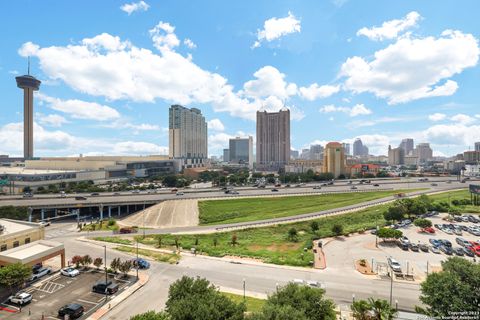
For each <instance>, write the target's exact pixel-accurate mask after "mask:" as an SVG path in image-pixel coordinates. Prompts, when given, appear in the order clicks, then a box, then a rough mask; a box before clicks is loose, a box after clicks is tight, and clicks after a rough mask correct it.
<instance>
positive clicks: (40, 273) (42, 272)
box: [30, 267, 52, 281]
mask: <svg viewBox="0 0 480 320" xmlns="http://www.w3.org/2000/svg"><path fill="white" fill-rule="evenodd" d="M50 273H52V268H50V267H45V268H43V267H42V268H40V269H37V270H36V271H35V272H34V273H33V274H32V276H31V277H30V281H35V280H37V279H40V278H41V277H44V276H46V275H48V274H50Z"/></svg>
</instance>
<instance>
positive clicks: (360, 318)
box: [350, 300, 371, 320]
mask: <svg viewBox="0 0 480 320" xmlns="http://www.w3.org/2000/svg"><path fill="white" fill-rule="evenodd" d="M350 309H351V310H352V312H353V318H354V319H356V320H368V319H370V310H371V308H370V304H369V303H368V301H366V300H357V301H355V302H353V303H352V305H351V306H350Z"/></svg>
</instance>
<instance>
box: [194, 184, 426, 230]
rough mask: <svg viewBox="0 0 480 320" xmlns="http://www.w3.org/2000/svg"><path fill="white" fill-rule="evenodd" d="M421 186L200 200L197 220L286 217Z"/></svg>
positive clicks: (214, 222) (372, 198)
mask: <svg viewBox="0 0 480 320" xmlns="http://www.w3.org/2000/svg"><path fill="white" fill-rule="evenodd" d="M416 190H421V189H410V190H390V191H372V192H359V193H338V194H324V195H312V196H310V195H309V196H288V197H265V198H244V199H229V200H207V201H200V202H199V203H198V207H199V210H200V224H202V225H212V224H219V223H236V222H245V221H255V220H263V219H272V218H280V217H288V216H293V215H298V214H302V213H312V212H316V211H322V210H328V209H334V208H339V207H344V206H348V205H352V204H356V203H361V202H365V201H370V200H375V199H380V198H384V197H388V196H391V195H393V194H396V193H400V192H412V191H416Z"/></svg>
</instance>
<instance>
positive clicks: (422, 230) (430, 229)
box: [420, 227, 435, 233]
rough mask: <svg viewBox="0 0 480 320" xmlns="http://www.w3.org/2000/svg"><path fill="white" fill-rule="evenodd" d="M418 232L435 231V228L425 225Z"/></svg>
mask: <svg viewBox="0 0 480 320" xmlns="http://www.w3.org/2000/svg"><path fill="white" fill-rule="evenodd" d="M420 232H425V233H435V229H433V228H432V227H427V228H424V229H421V230H420Z"/></svg>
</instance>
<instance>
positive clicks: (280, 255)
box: [136, 205, 387, 266]
mask: <svg viewBox="0 0 480 320" xmlns="http://www.w3.org/2000/svg"><path fill="white" fill-rule="evenodd" d="M386 208H387V205H379V206H375V207H371V208H368V209H365V210H362V211H357V212H353V213H348V214H342V215H337V216H331V217H325V218H320V219H317V220H315V221H317V222H318V225H319V230H317V231H316V232H313V231H312V230H311V228H310V224H311V222H312V221H304V222H297V223H292V224H284V225H277V226H270V227H264V228H255V229H246V230H237V231H231V232H222V233H215V234H199V235H148V236H147V237H145V238H144V239H143V238H142V236H136V239H138V241H139V242H141V243H144V244H148V245H152V246H156V247H158V246H159V239H160V242H161V247H162V248H170V249H171V248H174V247H175V239H176V240H177V243H178V245H179V246H180V247H182V248H184V249H187V250H188V249H190V248H193V247H195V248H196V249H197V252H199V253H200V254H206V255H210V256H215V257H224V256H240V257H249V258H255V259H259V260H261V261H264V262H267V263H274V264H281V265H291V266H309V265H310V263H309V262H310V261H311V260H313V253H312V250H311V247H312V238H323V237H329V236H333V233H332V226H333V225H334V224H340V225H342V226H343V229H344V233H351V232H356V231H361V230H365V229H369V228H374V227H375V226H376V225H377V224H378V225H383V224H385V220H384V219H383V212H384V211H385V210H386ZM290 228H295V229H296V230H297V232H298V239H297V241H295V242H292V241H289V240H288V230H289V229H290ZM234 235H235V236H236V237H237V244H236V245H233V244H232V237H233V236H234ZM215 242H216V244H215ZM304 248H307V249H306V250H304Z"/></svg>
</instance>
